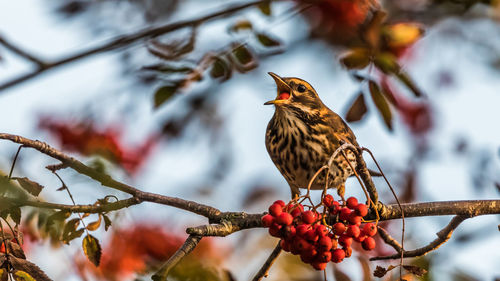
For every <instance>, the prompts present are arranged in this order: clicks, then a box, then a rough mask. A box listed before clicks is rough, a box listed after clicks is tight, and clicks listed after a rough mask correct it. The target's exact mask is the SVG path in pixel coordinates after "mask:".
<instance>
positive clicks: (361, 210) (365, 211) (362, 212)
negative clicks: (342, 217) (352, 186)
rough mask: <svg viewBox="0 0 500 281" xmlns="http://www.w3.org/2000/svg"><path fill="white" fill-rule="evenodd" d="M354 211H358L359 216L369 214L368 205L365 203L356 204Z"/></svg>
mask: <svg viewBox="0 0 500 281" xmlns="http://www.w3.org/2000/svg"><path fill="white" fill-rule="evenodd" d="M354 211H355V212H356V214H357V215H358V216H362V217H364V216H366V215H368V207H367V206H366V205H365V204H363V203H360V204H358V206H356V208H354Z"/></svg>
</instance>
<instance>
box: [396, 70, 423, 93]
mask: <svg viewBox="0 0 500 281" xmlns="http://www.w3.org/2000/svg"><path fill="white" fill-rule="evenodd" d="M396 77H398V79H399V81H401V83H403V84H404V85H405V86H406V87H408V89H410V90H411V91H412V92H413V94H414V95H415V96H416V97H420V96H422V95H423V94H422V91H420V89H419V88H418V87H417V85H416V84H415V83H414V82H413V80H412V79H411V78H410V76H409V75H408V74H407V73H405V72H403V71H400V72H399V73H397V74H396Z"/></svg>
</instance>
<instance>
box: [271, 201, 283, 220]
mask: <svg viewBox="0 0 500 281" xmlns="http://www.w3.org/2000/svg"><path fill="white" fill-rule="evenodd" d="M282 212H283V207H281V206H280V205H279V204H272V205H271V206H270V207H269V213H270V214H271V215H272V216H273V217H277V216H279V215H281V213H282Z"/></svg>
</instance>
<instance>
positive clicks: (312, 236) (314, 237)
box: [304, 229, 319, 242]
mask: <svg viewBox="0 0 500 281" xmlns="http://www.w3.org/2000/svg"><path fill="white" fill-rule="evenodd" d="M304 238H305V239H306V240H307V241H311V242H316V241H318V239H319V235H318V234H317V233H316V231H315V230H314V229H310V230H308V231H307V232H306V234H305V235H304Z"/></svg>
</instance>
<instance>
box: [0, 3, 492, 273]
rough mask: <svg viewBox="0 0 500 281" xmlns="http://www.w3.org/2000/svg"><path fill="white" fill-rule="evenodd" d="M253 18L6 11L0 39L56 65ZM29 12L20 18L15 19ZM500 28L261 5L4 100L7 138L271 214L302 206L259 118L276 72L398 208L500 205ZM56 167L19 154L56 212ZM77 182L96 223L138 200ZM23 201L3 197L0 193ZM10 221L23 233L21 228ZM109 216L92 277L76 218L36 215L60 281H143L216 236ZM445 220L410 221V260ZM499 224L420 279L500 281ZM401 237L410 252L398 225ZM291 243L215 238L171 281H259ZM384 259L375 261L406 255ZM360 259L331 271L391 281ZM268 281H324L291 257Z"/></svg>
mask: <svg viewBox="0 0 500 281" xmlns="http://www.w3.org/2000/svg"><path fill="white" fill-rule="evenodd" d="M23 2H24V1H23ZM242 3H244V2H243V1H226V0H220V1H200V0H187V1H177V0H128V1H116V0H106V1H103V0H77V1H40V2H35V1H27V2H26V3H8V4H7V3H3V4H1V6H0V11H1V12H0V23H1V25H0V36H5V38H8V39H10V40H11V41H13V42H16V43H19V45H20V46H23V47H25V48H26V49H27V50H29V51H30V52H32V53H33V54H35V55H36V56H39V57H41V58H42V59H44V60H45V59H47V60H48V61H50V59H51V58H52V59H59V58H61V57H63V56H64V55H65V54H72V53H78V52H80V51H81V50H86V49H87V48H89V46H93V44H94V43H95V42H103V41H106V40H109V39H110V38H114V37H116V36H118V35H121V34H128V33H131V34H132V33H134V32H136V31H137V30H140V29H142V28H145V27H154V26H159V25H162V24H165V23H174V22H177V21H179V20H186V19H191V18H195V17H198V16H200V15H205V14H207V13H211V12H213V11H218V10H224V9H226V8H227V7H231V5H233V4H242ZM28 6H29V7H28ZM21 13H25V16H23V19H22V20H19V19H16V17H21V15H22V14H21ZM499 19H500V2H499V1H494V0H491V1H487V0H483V1H474V0H434V1H433V0H398V1H377V0H307V1H306V0H296V1H270V2H266V1H261V2H260V3H259V4H256V5H254V6H251V7H248V8H245V9H242V10H241V11H240V12H238V13H236V14H231V15H228V16H226V17H223V18H217V19H213V20H210V21H206V22H201V23H197V24H196V25H193V26H187V27H185V28H182V29H179V30H176V31H174V32H169V33H166V34H163V35H160V36H156V37H154V38H152V39H148V40H145V41H144V42H139V43H138V44H130V45H125V46H123V47H121V48H119V49H117V50H113V51H111V52H108V53H102V54H99V55H97V56H96V57H89V58H88V59H87V58H84V59H81V61H79V62H76V63H73V64H68V65H66V66H63V67H62V68H61V69H59V70H54V71H52V72H50V73H44V74H41V75H39V76H38V77H37V79H34V80H29V81H26V82H23V83H20V84H18V85H16V86H13V87H10V88H7V89H4V90H2V91H1V92H0V114H1V117H2V120H3V121H2V122H1V127H0V129H1V131H4V132H8V133H16V134H20V135H23V136H26V137H31V138H33V139H41V140H44V141H47V142H48V143H49V144H51V145H53V146H55V147H57V148H60V149H62V150H63V151H65V152H68V153H70V154H71V155H75V156H77V157H78V158H80V159H83V160H85V162H86V163H89V164H91V165H92V166H93V167H95V168H97V169H99V170H101V171H105V172H107V173H110V174H112V175H113V176H116V177H117V178H120V179H122V180H125V181H127V182H131V183H132V184H134V185H136V186H137V187H139V188H141V189H143V190H147V191H152V192H158V193H161V194H165V195H171V196H179V197H182V198H186V199H190V200H195V201H197V202H200V203H204V204H208V205H212V206H214V207H217V208H219V209H221V210H232V211H238V210H242V211H248V212H261V211H263V210H265V208H266V207H267V206H268V205H269V204H270V203H271V202H273V201H274V200H276V199H286V198H288V196H289V195H288V187H286V182H285V181H284V180H283V179H282V178H281V176H280V175H279V173H278V172H277V170H276V169H275V168H274V166H273V164H272V162H271V161H270V159H269V158H268V156H267V153H266V152H265V148H264V143H263V142H264V131H265V126H266V125H267V122H268V120H269V119H270V118H271V115H272V109H270V108H265V107H264V106H262V103H263V102H264V101H266V100H269V99H270V98H273V97H274V96H275V89H274V86H273V81H272V79H270V77H268V76H267V74H266V73H267V72H268V71H272V72H276V73H278V74H279V75H282V76H297V77H300V78H303V79H305V80H307V81H309V82H310V83H311V84H312V85H313V86H314V87H315V88H316V89H317V90H318V92H319V95H320V97H321V98H322V99H323V100H324V102H325V103H326V104H327V105H328V106H329V107H330V108H331V109H333V110H334V111H336V112H338V113H339V114H340V115H342V116H343V117H344V118H345V119H346V120H347V121H348V122H349V123H350V125H351V126H352V128H353V130H354V132H355V133H356V134H357V136H358V140H359V142H360V144H361V145H363V146H366V147H368V148H370V149H371V150H372V151H374V153H375V155H376V156H377V157H378V160H379V161H380V162H381V163H382V166H383V168H384V171H386V173H388V175H389V177H390V180H391V181H392V182H393V184H394V185H395V186H396V188H397V193H398V195H399V198H400V200H401V201H403V202H414V201H437V200H460V199H488V198H498V195H499V192H500V177H499V176H498V175H499V171H500V169H499V167H500V166H499V164H500V163H499V156H500V150H499V141H498V140H499V136H500V135H499V132H498V129H497V126H496V125H497V124H496V122H495V120H498V118H500V115H499V113H498V109H497V107H498V104H500V96H499V95H498V88H499V87H500V79H499V78H498V77H499V70H500V29H499V22H498V20H499ZM0 58H1V60H0V78H1V82H0V83H4V82H6V81H9V79H12V78H15V77H16V75H19V73H22V72H23V71H29V70H30V66H29V63H28V62H26V61H23V59H22V58H20V57H19V56H16V54H13V53H12V52H11V50H10V49H8V48H3V47H2V46H1V45H0ZM16 150H17V147H16V146H15V145H13V144H9V143H2V145H1V146H0V152H1V153H0V155H1V156H0V169H1V171H2V173H3V174H8V172H9V169H10V167H11V164H12V156H13V155H14V154H15V152H16ZM49 164H54V163H53V161H52V160H50V159H47V158H46V157H41V156H40V155H38V154H37V153H36V152H34V151H30V150H23V151H22V152H21V154H20V157H19V159H18V163H17V164H16V167H15V170H14V175H15V176H16V177H28V178H30V179H31V180H33V181H36V182H39V183H41V184H42V185H43V186H46V187H47V188H45V189H44V190H43V191H42V192H41V195H40V196H41V197H42V198H44V200H47V201H50V202H66V203H68V200H69V198H67V196H66V195H65V194H64V193H62V192H57V191H56V189H57V188H58V187H59V186H60V182H59V181H58V179H57V178H55V177H54V176H53V175H51V174H50V173H49V172H46V171H44V169H43V167H44V166H46V165H49ZM61 176H62V177H63V178H64V179H65V182H66V183H67V185H68V187H71V190H72V191H73V193H74V197H75V198H76V201H77V203H80V204H82V203H92V202H96V204H99V202H101V203H102V202H103V201H100V200H111V199H110V197H106V196H107V195H113V196H117V197H118V198H121V196H123V195H122V194H118V193H117V192H114V191H110V190H107V189H103V188H100V187H99V186H97V185H96V184H95V183H89V182H88V180H87V179H85V178H82V177H79V176H78V175H76V174H75V173H73V172H71V171H62V172H61ZM376 183H377V186H379V190H380V191H379V192H380V193H381V198H382V201H383V202H385V203H392V202H393V201H394V200H393V199H392V197H391V196H390V195H389V192H388V190H387V188H386V187H385V186H384V184H383V182H381V181H377V182H376ZM19 184H22V183H21V182H19ZM349 185H351V186H352V188H351V189H349ZM9 186H10V184H6V183H3V184H2V192H8V190H9ZM62 190H63V189H62ZM347 193H348V194H349V195H355V196H358V197H360V196H361V194H362V191H361V190H358V188H357V185H356V183H355V182H354V181H352V182H349V183H348V187H347ZM96 200H97V201H96ZM12 214H14V213H12ZM12 214H10V217H9V220H13V221H14V223H15V221H16V220H19V219H18V218H17V219H16V217H15V216H13V215H12ZM107 215H109V217H103V216H98V217H95V215H91V216H88V217H85V218H84V219H85V221H86V222H87V224H89V223H90V224H91V225H92V227H91V228H92V229H89V230H92V231H94V233H95V234H94V235H95V236H96V237H99V239H100V240H101V245H102V247H103V257H102V261H101V265H100V267H99V268H96V267H95V266H94V265H92V264H91V263H90V262H88V261H86V259H84V258H83V254H82V253H81V250H80V249H79V247H77V245H78V244H79V243H80V242H77V243H73V242H72V241H73V240H74V239H76V241H77V240H78V239H79V238H78V237H79V236H80V235H81V234H82V233H83V230H81V232H82V233H79V232H80V229H78V224H79V221H78V220H74V218H76V215H73V216H71V217H69V214H56V213H54V212H49V211H40V210H31V209H28V208H23V210H22V216H21V227H22V229H23V232H24V235H25V237H27V239H25V240H26V241H27V242H26V243H25V251H26V252H27V255H28V256H29V260H32V261H33V262H35V263H36V264H38V265H39V266H40V267H41V268H42V269H43V270H45V271H46V272H47V273H48V275H49V276H51V277H53V278H54V279H55V280H134V278H135V280H147V279H148V278H149V276H148V275H149V274H151V273H152V272H153V271H154V269H155V268H157V267H158V265H159V261H162V260H165V259H167V258H168V257H169V256H170V255H171V254H172V253H173V252H174V251H175V250H176V249H177V248H178V247H179V246H180V244H181V243H182V241H183V240H184V239H185V237H186V235H185V234H183V229H184V228H185V227H186V226H189V225H196V224H198V223H203V222H204V221H203V220H202V219H200V218H197V217H194V216H193V215H191V214H186V213H183V212H181V211H177V210H173V209H172V208H166V207H163V206H154V205H145V204H142V205H140V206H135V207H132V208H131V209H130V210H123V211H120V212H117V213H116V214H107ZM5 216H7V214H5ZM101 221H102V223H101ZM446 221H447V218H423V219H411V220H408V224H409V226H408V229H407V232H406V234H407V235H406V241H405V245H407V246H406V247H407V248H414V247H418V246H419V245H423V244H425V243H426V242H427V241H430V240H431V239H433V237H434V233H435V232H436V231H437V230H439V229H440V227H441V226H442V225H444V224H445V223H446ZM498 222H499V221H498V217H488V218H476V219H473V220H470V221H468V222H467V223H465V224H464V225H463V226H461V227H460V228H459V230H458V231H457V232H456V234H455V236H454V238H453V239H452V240H451V241H450V242H448V243H447V244H446V245H445V246H443V247H442V248H441V249H439V250H438V251H437V252H434V253H432V254H429V255H427V256H425V257H422V258H418V259H415V260H412V261H411V262H410V263H414V264H416V265H419V266H422V267H424V268H426V269H428V270H429V274H427V275H425V276H424V277H423V278H421V279H422V280H492V279H494V278H500V271H499V269H498V266H497V265H495V261H496V262H498V260H500V255H499V252H498V251H492V249H494V248H498V246H499V245H500V238H499V236H498V231H497V227H496V225H497V224H498ZM92 223H94V224H92ZM109 227H110V228H109ZM87 228H88V227H87ZM108 228H109V229H108ZM385 228H386V229H388V230H389V231H390V232H391V233H393V234H394V236H395V237H398V233H399V232H400V228H401V224H400V223H399V222H390V223H385ZM104 229H106V231H105V230H104ZM47 241H51V243H47ZM61 241H62V242H61ZM63 242H66V243H68V244H70V246H67V245H64V246H62V245H61V244H62V243H63ZM275 242H276V241H274V239H272V238H271V237H269V236H268V235H267V234H266V233H265V231H264V230H252V231H245V232H242V233H238V234H234V235H232V236H231V237H228V238H224V239H222V238H219V239H204V241H203V242H202V244H201V245H200V247H198V249H197V250H196V251H195V252H194V253H193V254H191V255H190V256H189V257H188V258H187V259H186V260H184V261H183V262H182V263H181V264H179V265H178V266H177V267H176V268H175V270H174V272H172V276H171V277H172V280H247V279H249V277H250V276H252V275H253V274H254V273H255V272H256V271H257V270H258V268H259V267H260V265H261V264H262V263H263V262H264V260H265V258H266V257H267V255H268V254H269V253H270V252H271V249H272V248H273V247H274V244H275ZM379 242H380V241H379ZM75 245H76V246H75ZM377 245H380V246H379V247H378V248H377V249H376V250H375V253H373V255H383V254H389V253H391V249H390V248H388V247H386V246H384V245H382V243H381V242H380V243H377ZM355 256H356V258H351V259H349V260H346V261H345V262H343V263H342V264H340V265H338V266H336V267H334V268H328V276H329V280H330V279H333V278H335V280H371V279H372V278H373V277H372V275H371V274H372V272H373V269H374V268H375V265H376V264H374V263H370V262H368V258H369V256H367V255H366V254H365V253H361V252H356V253H355ZM58 261H59V262H60V263H59V262H58ZM54 264H60V266H54ZM377 264H382V265H388V263H383V262H378V263H377ZM67 268H70V269H71V270H68V269H67ZM396 275H397V274H396V273H394V276H387V277H385V279H386V280H395V279H396V278H397V276H396ZM408 278H413V279H408V280H415V277H408ZM269 280H323V275H322V273H321V274H320V273H318V272H316V271H314V270H313V269H312V268H310V267H309V266H307V265H304V264H303V263H301V262H300V260H298V259H297V258H296V257H294V256H292V255H288V254H283V255H282V256H281V257H280V259H279V260H278V262H277V264H276V265H275V266H273V268H272V270H271V274H270V277H269Z"/></svg>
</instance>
